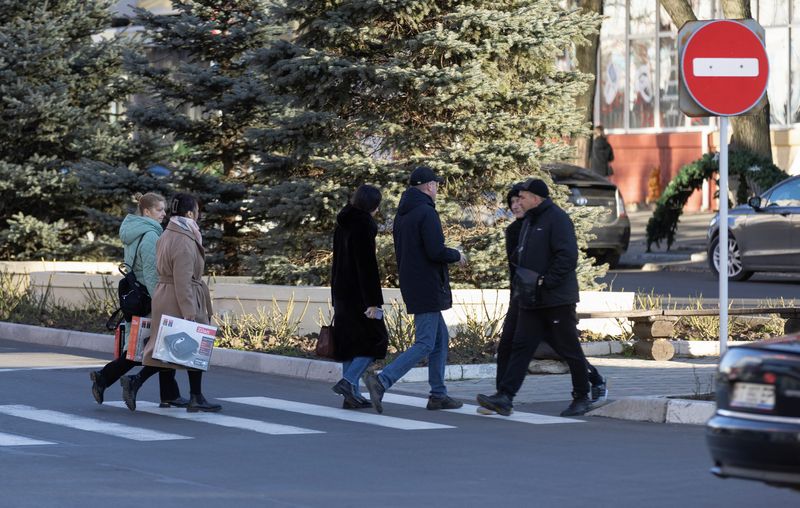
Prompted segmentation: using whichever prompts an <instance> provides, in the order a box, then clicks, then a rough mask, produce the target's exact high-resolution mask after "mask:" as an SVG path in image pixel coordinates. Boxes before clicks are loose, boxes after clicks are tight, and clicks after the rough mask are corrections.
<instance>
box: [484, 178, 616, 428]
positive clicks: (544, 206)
mask: <svg viewBox="0 0 800 508" xmlns="http://www.w3.org/2000/svg"><path fill="white" fill-rule="evenodd" d="M519 196H520V204H521V205H522V207H523V208H524V209H525V221H524V223H523V225H522V229H521V233H520V234H521V236H520V239H519V243H518V247H517V249H516V252H515V253H514V254H513V255H514V256H515V259H516V264H517V266H518V267H522V268H526V269H527V270H528V271H531V270H532V271H533V272H535V273H537V274H539V276H538V278H537V279H536V281H535V284H536V286H537V289H536V291H535V293H536V297H535V301H524V300H523V298H524V297H523V296H521V295H520V294H519V293H517V294H516V295H515V296H514V298H515V299H516V300H517V301H516V302H515V304H516V305H517V306H518V307H519V310H518V311H517V323H516V330H515V332H514V338H513V340H512V344H511V355H510V358H509V359H508V364H507V366H506V367H505V369H504V373H503V374H502V379H500V380H499V382H498V386H497V393H495V394H494V395H491V396H487V395H478V403H479V404H480V405H481V406H482V407H484V408H486V409H489V410H492V411H496V412H497V413H499V414H502V415H506V416H508V415H509V414H511V410H512V401H513V399H514V396H515V395H516V394H517V392H518V391H519V389H520V387H521V386H522V383H523V381H524V380H525V375H526V374H527V371H528V364H529V363H530V361H531V358H533V354H534V352H535V351H536V348H537V346H538V345H539V342H540V341H541V340H542V339H545V338H546V339H547V340H548V342H550V343H551V345H553V348H554V349H555V350H556V351H557V352H558V353H559V354H560V355H561V357H562V358H563V359H564V361H566V362H567V365H569V369H570V374H571V375H572V389H573V391H572V398H573V400H572V403H571V404H570V405H569V407H568V408H567V409H565V410H564V411H563V412H562V413H561V415H562V416H579V415H582V414H584V413H586V412H587V411H588V410H589V409H590V408H591V403H592V401H591V399H590V398H589V389H590V383H589V372H588V369H587V362H586V357H585V356H584V355H583V350H582V349H581V346H580V342H579V340H578V327H577V326H578V319H577V314H576V311H575V307H576V304H577V303H578V299H579V291H578V278H577V273H576V269H577V266H578V242H577V239H576V237H575V228H574V226H573V224H572V220H571V219H570V218H569V216H568V215H567V214H566V212H564V211H563V210H562V209H561V208H559V207H558V206H557V205H556V204H555V203H553V202H552V201H551V200H550V199H549V196H550V192H549V190H548V188H547V185H546V184H545V183H544V182H543V181H542V180H538V179H530V180H527V181H526V182H525V183H524V184H523V185H522V188H521V189H520V191H519ZM515 284H520V282H519V281H515ZM598 376H599V374H598ZM601 379H602V378H601Z"/></svg>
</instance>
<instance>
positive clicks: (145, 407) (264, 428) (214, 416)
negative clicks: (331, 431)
mask: <svg viewBox="0 0 800 508" xmlns="http://www.w3.org/2000/svg"><path fill="white" fill-rule="evenodd" d="M108 405H109V406H113V407H120V408H125V409H127V407H126V406H125V403H124V402H122V401H117V402H109V403H108ZM136 411H137V412H138V411H141V412H143V413H150V414H155V415H161V416H168V417H170V418H178V419H180V420H190V421H193V422H200V423H208V424H211V425H220V426H222V427H230V428H234V429H244V430H250V431H253V432H258V433H260V434H270V435H273V436H280V435H287V434H324V432H322V431H319V430H312V429H304V428H302V427H293V426H291V425H281V424H278V423H269V422H264V421H261V420H252V419H249V418H239V417H238V416H228V415H225V414H219V413H187V412H186V411H181V410H175V409H173V408H159V407H158V404H156V403H155V402H146V401H142V402H138V401H137V402H136Z"/></svg>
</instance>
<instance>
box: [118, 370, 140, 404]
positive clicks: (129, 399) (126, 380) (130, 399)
mask: <svg viewBox="0 0 800 508" xmlns="http://www.w3.org/2000/svg"><path fill="white" fill-rule="evenodd" d="M119 384H121V385H122V400H124V401H125V405H126V406H128V409H130V410H131V411H136V394H137V393H138V392H139V388H141V387H142V379H141V378H140V377H139V376H138V375H135V376H122V378H121V379H120V380H119Z"/></svg>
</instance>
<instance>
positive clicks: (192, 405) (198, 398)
mask: <svg viewBox="0 0 800 508" xmlns="http://www.w3.org/2000/svg"><path fill="white" fill-rule="evenodd" d="M221 409H222V406H221V405H219V404H212V403H210V402H209V401H207V400H206V398H205V397H203V394H198V395H192V398H191V399H189V405H188V406H186V411H188V412H189V413H197V412H199V411H203V412H204V413H216V412H217V411H220V410H221Z"/></svg>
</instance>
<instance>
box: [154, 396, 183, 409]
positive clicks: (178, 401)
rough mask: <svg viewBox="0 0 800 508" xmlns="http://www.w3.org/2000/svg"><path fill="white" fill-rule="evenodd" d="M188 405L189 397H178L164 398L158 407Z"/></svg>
mask: <svg viewBox="0 0 800 508" xmlns="http://www.w3.org/2000/svg"><path fill="white" fill-rule="evenodd" d="M188 405H189V399H184V398H183V397H178V398H177V399H172V400H162V401H161V404H159V405H158V407H187V406H188Z"/></svg>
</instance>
